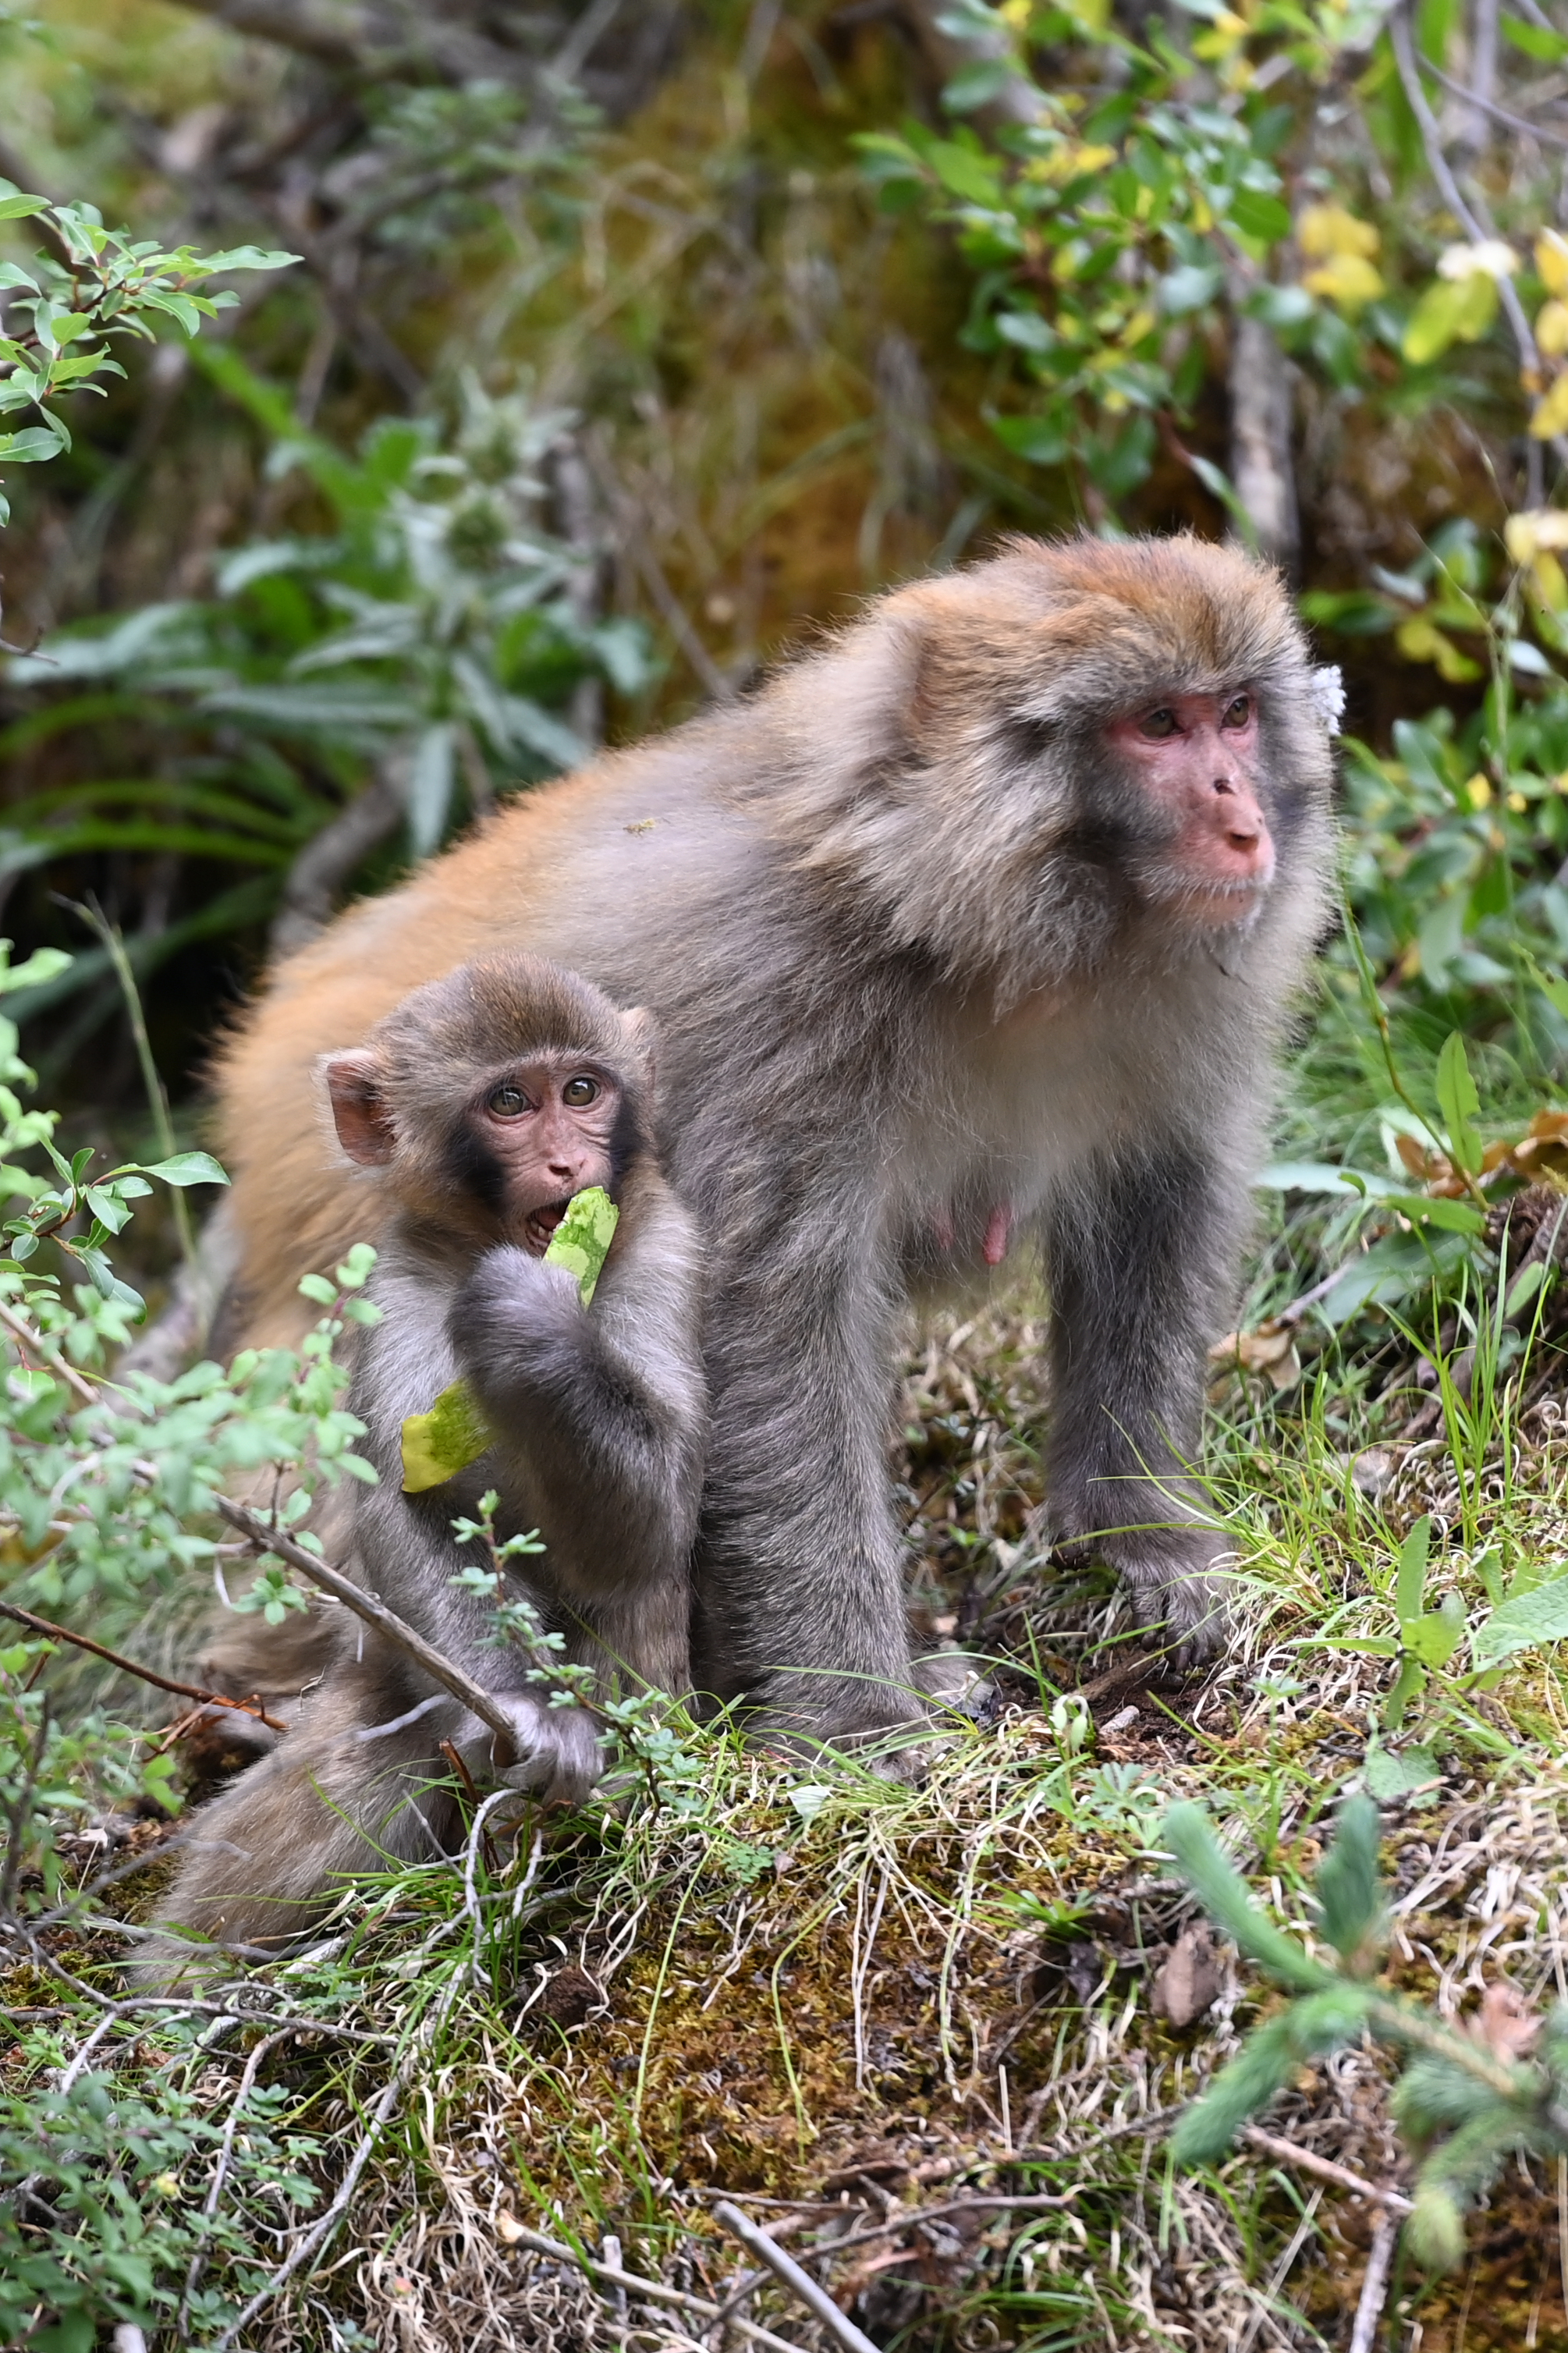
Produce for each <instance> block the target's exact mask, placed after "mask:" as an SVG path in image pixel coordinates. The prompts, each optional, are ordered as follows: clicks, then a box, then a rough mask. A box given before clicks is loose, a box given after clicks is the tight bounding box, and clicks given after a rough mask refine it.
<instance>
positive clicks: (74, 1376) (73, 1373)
mask: <svg viewBox="0 0 1568 2353" xmlns="http://www.w3.org/2000/svg"><path fill="white" fill-rule="evenodd" d="M0 1324H4V1325H5V1329H6V1331H7V1332H9V1334H10V1335H11V1337H12V1338H13V1340H15V1341H16V1343H17V1344H18V1345H20V1346H21V1347H24V1348H31V1349H32V1350H33V1351H34V1353H35V1355H37V1356H42V1358H43V1360H44V1362H45V1364H46V1365H47V1366H48V1368H49V1370H50V1372H51V1373H58V1375H59V1377H60V1378H61V1380H62V1381H64V1383H65V1385H66V1387H67V1388H68V1389H71V1390H73V1391H74V1392H75V1394H76V1396H77V1397H78V1398H79V1399H80V1401H81V1403H82V1404H83V1405H101V1404H102V1402H103V1398H102V1397H101V1395H100V1392H99V1390H97V1389H95V1388H94V1387H93V1385H92V1383H91V1382H90V1381H89V1379H88V1377H87V1375H86V1374H85V1373H80V1372H78V1370H77V1368H76V1366H74V1365H73V1364H70V1363H68V1361H67V1359H66V1357H65V1356H63V1355H62V1354H61V1351H60V1349H59V1347H58V1345H57V1344H56V1343H55V1342H54V1341H53V1340H51V1339H49V1338H48V1337H47V1335H46V1334H44V1333H42V1332H40V1331H38V1330H37V1329H36V1328H35V1326H34V1325H33V1324H29V1323H28V1322H27V1320H26V1316H24V1315H18V1314H17V1313H16V1309H15V1308H14V1307H13V1306H11V1305H10V1303H9V1302H8V1301H6V1300H4V1299H0Z"/></svg>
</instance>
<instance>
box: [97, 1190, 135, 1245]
mask: <svg viewBox="0 0 1568 2353" xmlns="http://www.w3.org/2000/svg"><path fill="white" fill-rule="evenodd" d="M87 1206H88V1208H89V1209H90V1210H91V1211H92V1214H93V1216H94V1217H95V1218H96V1219H98V1220H99V1222H100V1225H103V1226H107V1227H108V1229H109V1231H110V1233H111V1234H117V1233H119V1232H120V1231H121V1229H123V1228H124V1227H125V1226H127V1225H129V1223H130V1221H131V1211H130V1210H129V1209H128V1208H127V1207H126V1205H125V1203H124V1202H123V1201H122V1200H121V1198H119V1196H118V1195H117V1194H114V1193H110V1192H106V1191H105V1190H104V1187H102V1186H101V1185H89V1187H88V1188H87Z"/></svg>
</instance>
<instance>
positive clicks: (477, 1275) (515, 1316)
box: [447, 1242, 585, 1371]
mask: <svg viewBox="0 0 1568 2353" xmlns="http://www.w3.org/2000/svg"><path fill="white" fill-rule="evenodd" d="M584 1320H585V1318H584V1307H583V1301H582V1297H581V1295H580V1293H579V1292H578V1288H577V1278H576V1276H575V1275H574V1274H573V1273H571V1272H569V1271H568V1270H567V1269H566V1268H565V1267H563V1266H551V1265H550V1264H549V1263H548V1262H547V1261H545V1260H544V1259H542V1258H533V1257H531V1256H530V1254H529V1252H528V1251H527V1250H519V1249H518V1248H517V1247H516V1246H515V1245H514V1244H513V1243H511V1242H502V1243H501V1244H500V1245H499V1247H498V1248H497V1249H495V1250H487V1251H486V1252H485V1254H484V1256H483V1257H482V1258H481V1259H480V1260H479V1263H478V1265H477V1266H476V1267H475V1268H474V1271H473V1272H472V1273H471V1274H470V1275H469V1277H468V1281H467V1282H465V1283H464V1284H463V1285H462V1287H461V1289H460V1290H459V1291H458V1294H457V1296H456V1298H455V1299H454V1300H453V1302H452V1306H451V1311H450V1313H449V1314H448V1315H447V1337H448V1339H449V1340H450V1341H451V1343H452V1346H453V1348H454V1349H455V1350H456V1352H457V1355H458V1361H459V1362H460V1363H461V1364H462V1365H464V1366H466V1367H468V1368H470V1369H472V1370H475V1371H482V1369H483V1368H484V1367H485V1366H489V1365H494V1364H496V1363H498V1362H504V1363H506V1364H507V1365H509V1366H516V1365H520V1364H525V1363H526V1362H527V1361H528V1360H529V1359H531V1357H532V1356H533V1355H534V1354H535V1352H537V1351H539V1350H541V1349H543V1350H549V1349H551V1348H552V1347H555V1346H558V1345H560V1343H561V1342H562V1340H563V1339H568V1338H570V1337H571V1336H572V1335H574V1334H580V1333H581V1330H582V1327H583V1324H584Z"/></svg>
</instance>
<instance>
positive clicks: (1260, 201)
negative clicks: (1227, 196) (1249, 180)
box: [1230, 188, 1290, 245]
mask: <svg viewBox="0 0 1568 2353" xmlns="http://www.w3.org/2000/svg"><path fill="white" fill-rule="evenodd" d="M1230 217H1231V219H1232V220H1233V221H1234V222H1235V223H1236V226H1237V228H1238V229H1239V230H1240V231H1241V233H1242V235H1243V237H1253V238H1255V239H1256V240H1257V242H1258V244H1259V245H1278V243H1279V239H1280V238H1281V237H1289V234H1290V212H1289V206H1287V205H1282V204H1281V203H1280V201H1279V197H1278V196H1268V195H1261V194H1259V192H1258V190H1257V189H1256V188H1238V189H1237V192H1236V194H1235V195H1234V196H1232V198H1231V200H1230Z"/></svg>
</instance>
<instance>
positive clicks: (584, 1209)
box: [544, 1185, 621, 1307]
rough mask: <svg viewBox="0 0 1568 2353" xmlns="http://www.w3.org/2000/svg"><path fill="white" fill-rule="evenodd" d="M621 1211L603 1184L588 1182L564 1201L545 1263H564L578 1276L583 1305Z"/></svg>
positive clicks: (592, 1292) (592, 1285)
mask: <svg viewBox="0 0 1568 2353" xmlns="http://www.w3.org/2000/svg"><path fill="white" fill-rule="evenodd" d="M620 1221H621V1213H620V1211H619V1210H618V1209H617V1208H616V1205H615V1203H614V1202H613V1201H612V1200H611V1198H610V1197H609V1195H608V1194H607V1193H606V1192H605V1188H604V1187H603V1186H602V1185H590V1186H588V1187H586V1189H585V1190H584V1191H583V1192H581V1193H575V1194H574V1195H573V1197H572V1199H571V1200H570V1201H569V1202H568V1203H567V1205H566V1214H565V1216H564V1217H563V1219H562V1220H561V1223H560V1224H559V1225H558V1226H557V1227H556V1229H555V1231H554V1232H553V1233H552V1235H551V1237H550V1247H549V1249H548V1250H546V1251H545V1253H544V1263H545V1265H546V1266H563V1267H564V1268H565V1269H566V1271H567V1272H568V1273H569V1274H574V1275H575V1276H576V1278H577V1288H578V1291H579V1293H580V1294H581V1296H582V1301H583V1304H584V1307H586V1306H587V1305H588V1303H589V1302H590V1301H591V1300H592V1298H593V1296H594V1288H595V1284H596V1283H597V1282H598V1280H599V1273H600V1270H601V1269H602V1267H603V1266H604V1263H605V1259H606V1258H607V1257H608V1256H609V1251H610V1244H611V1243H612V1242H613V1241H614V1240H615V1239H616V1227H617V1226H618V1225H619V1223H620Z"/></svg>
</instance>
